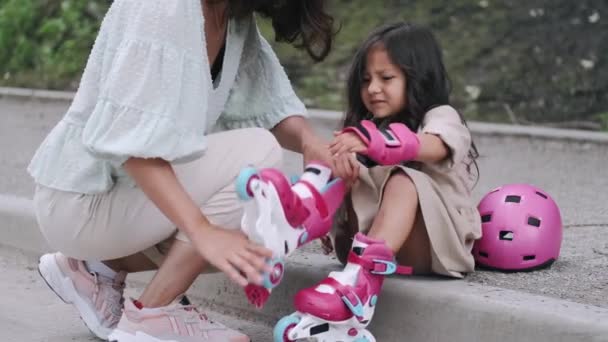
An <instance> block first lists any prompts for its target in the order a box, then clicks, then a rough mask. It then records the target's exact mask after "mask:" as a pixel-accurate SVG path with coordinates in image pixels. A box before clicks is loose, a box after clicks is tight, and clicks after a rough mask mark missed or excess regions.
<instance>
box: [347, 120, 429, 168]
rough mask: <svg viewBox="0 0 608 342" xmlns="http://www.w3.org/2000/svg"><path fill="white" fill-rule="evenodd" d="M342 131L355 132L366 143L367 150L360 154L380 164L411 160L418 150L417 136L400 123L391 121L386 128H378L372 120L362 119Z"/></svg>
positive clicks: (418, 141) (394, 163)
mask: <svg viewBox="0 0 608 342" xmlns="http://www.w3.org/2000/svg"><path fill="white" fill-rule="evenodd" d="M342 132H353V133H356V134H357V135H358V136H359V138H361V140H363V142H364V143H365V144H366V145H367V151H365V152H362V153H361V154H363V155H365V156H367V157H368V158H369V159H371V160H373V161H374V162H376V163H378V164H380V165H396V164H400V163H402V162H406V161H410V160H413V159H415V158H416V157H417V156H418V152H419V151H420V140H418V136H417V135H416V133H414V132H412V131H411V130H410V129H409V128H408V127H407V126H406V125H404V124H402V123H392V124H389V125H388V128H387V129H378V128H377V127H376V125H375V124H374V123H373V122H371V121H369V120H363V121H361V123H360V124H359V125H357V126H353V127H346V128H345V129H344V130H343V131H342Z"/></svg>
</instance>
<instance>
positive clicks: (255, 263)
mask: <svg viewBox="0 0 608 342" xmlns="http://www.w3.org/2000/svg"><path fill="white" fill-rule="evenodd" d="M192 243H193V244H194V246H195V247H196V249H197V250H198V251H199V253H200V254H201V255H202V256H203V258H204V259H205V260H207V261H208V262H209V263H210V264H212V265H213V266H215V267H216V268H217V269H218V270H220V271H222V272H224V273H225V274H226V275H227V276H228V277H229V278H230V279H232V280H233V281H234V282H236V283H237V284H239V285H241V286H246V285H247V284H248V283H254V284H258V285H261V284H262V275H261V274H262V272H268V271H270V270H269V266H267V265H266V259H267V258H270V257H272V251H270V250H269V249H266V248H264V247H262V246H259V245H257V244H255V243H253V242H251V241H249V239H248V238H247V236H245V234H243V233H242V232H241V231H237V230H228V229H223V228H220V227H217V226H213V225H209V226H206V227H204V228H203V232H201V233H200V234H196V240H194V241H192Z"/></svg>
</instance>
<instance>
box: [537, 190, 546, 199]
mask: <svg viewBox="0 0 608 342" xmlns="http://www.w3.org/2000/svg"><path fill="white" fill-rule="evenodd" d="M536 194H537V195H538V196H540V197H542V198H544V199H547V198H548V197H547V195H545V194H543V193H542V192H538V191H537V192H536Z"/></svg>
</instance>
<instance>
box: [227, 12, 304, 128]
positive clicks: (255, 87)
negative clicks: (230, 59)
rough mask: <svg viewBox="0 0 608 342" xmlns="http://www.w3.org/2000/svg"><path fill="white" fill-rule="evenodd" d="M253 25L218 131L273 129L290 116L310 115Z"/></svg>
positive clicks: (268, 46) (273, 54)
mask: <svg viewBox="0 0 608 342" xmlns="http://www.w3.org/2000/svg"><path fill="white" fill-rule="evenodd" d="M251 25H252V26H251V29H250V30H249V36H248V37H247V38H246V42H245V49H244V52H243V56H242V59H241V64H240V66H239V71H238V73H237V76H236V80H235V83H234V86H233V88H232V89H231V92H230V97H229V98H228V102H227V104H226V107H225V110H224V112H223V113H222V115H221V116H220V117H219V119H218V121H217V123H216V130H228V129H236V128H244V127H262V128H267V129H270V128H272V127H274V126H275V125H276V124H278V123H279V122H280V121H282V120H283V119H285V118H287V117H289V116H292V115H300V116H306V115H307V113H306V107H305V106H304V104H303V103H302V101H301V100H300V99H299V98H298V96H297V95H296V93H295V91H294V90H293V87H292V86H291V82H290V81H289V78H288V77H287V74H286V73H285V70H284V69H283V66H281V63H280V62H279V59H278V58H277V56H276V54H275V53H274V51H273V50H272V47H271V45H270V44H269V43H268V41H266V39H265V38H264V37H263V36H262V35H261V34H260V32H259V30H258V28H257V25H256V24H255V21H254V20H252V21H251Z"/></svg>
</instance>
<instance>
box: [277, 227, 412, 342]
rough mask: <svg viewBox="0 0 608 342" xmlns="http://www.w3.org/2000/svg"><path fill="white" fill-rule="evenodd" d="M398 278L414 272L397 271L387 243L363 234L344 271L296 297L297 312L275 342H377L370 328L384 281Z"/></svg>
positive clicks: (288, 318) (280, 327) (283, 325)
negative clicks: (394, 276) (387, 277)
mask: <svg viewBox="0 0 608 342" xmlns="http://www.w3.org/2000/svg"><path fill="white" fill-rule="evenodd" d="M394 273H398V274H411V273H412V269H411V268H410V267H403V266H398V265H397V262H396V260H395V257H394V255H393V252H392V251H391V250H390V249H389V248H388V246H386V244H385V243H384V241H382V240H375V239H371V238H368V237H367V236H365V235H363V234H361V233H358V234H357V235H356V236H355V239H354V241H353V246H352V248H351V251H350V254H349V256H348V263H347V264H346V267H345V268H344V270H343V271H341V272H331V273H330V274H329V277H327V278H326V279H325V280H323V281H322V282H321V283H319V284H318V285H316V286H314V287H311V288H308V289H304V290H302V291H300V292H298V293H297V294H296V297H295V300H294V303H295V307H296V310H297V311H296V312H295V313H293V314H291V315H289V316H286V317H283V318H282V319H281V320H280V321H279V322H278V323H277V325H276V326H275V329H274V342H288V341H300V340H303V339H313V340H314V341H317V342H335V341H341V342H375V341H376V339H375V338H374V336H373V335H372V334H371V333H370V332H369V331H368V330H367V329H366V327H367V325H368V324H369V323H370V321H371V319H372V316H373V315H374V310H375V309H376V303H377V301H378V296H379V294H380V290H381V289H382V283H383V282H384V277H385V276H386V275H390V274H394Z"/></svg>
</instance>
